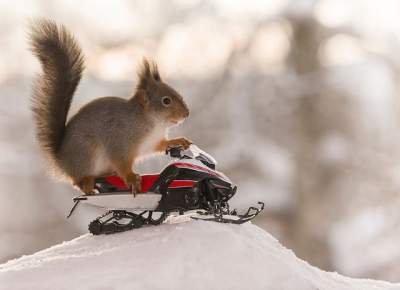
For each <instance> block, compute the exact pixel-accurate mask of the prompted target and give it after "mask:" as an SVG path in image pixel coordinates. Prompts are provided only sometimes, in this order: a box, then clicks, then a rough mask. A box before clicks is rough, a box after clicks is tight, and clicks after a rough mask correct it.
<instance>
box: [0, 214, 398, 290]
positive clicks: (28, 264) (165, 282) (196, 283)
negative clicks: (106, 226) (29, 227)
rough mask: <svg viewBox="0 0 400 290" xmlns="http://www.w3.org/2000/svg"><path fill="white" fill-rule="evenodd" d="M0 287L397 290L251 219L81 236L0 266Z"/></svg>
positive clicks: (166, 225)
mask: <svg viewBox="0 0 400 290" xmlns="http://www.w3.org/2000/svg"><path fill="white" fill-rule="evenodd" d="M0 289H99V290H100V289H101V290H106V289H107V290H110V289H282V290H284V289H296V290H302V289H304V290H306V289H307V290H310V289H321V290H322V289H326V290H341V289H351V290H356V289H360V290H372V289H374V290H377V289H400V284H391V283H388V282H382V281H373V280H362V279H351V278H347V277H343V276H341V275H339V274H336V273H328V272H324V271H322V270H319V269H318V268H315V267H312V266H310V265H309V264H307V263H306V262H304V261H302V260H300V259H298V258H297V257H296V256H295V255H294V254H293V252H291V251H290V250H287V249H285V248H284V247H283V246H282V245H280V244H279V242H278V241H277V240H276V239H275V238H273V237H272V236H271V235H269V234H268V233H267V232H265V231H263V230H262V229H260V228H259V227H257V226H255V225H252V224H250V223H247V224H244V225H227V224H219V223H212V222H204V221H192V222H187V223H181V224H172V225H171V224H165V225H162V226H158V227H147V228H142V229H138V230H133V231H129V232H125V233H121V234H114V235H102V236H93V235H91V234H87V235H84V236H81V237H79V238H76V239H74V240H72V241H69V242H64V243H62V244H59V245H56V246H54V247H51V248H49V249H46V250H43V251H40V252H38V253H36V254H33V255H29V256H23V257H21V258H19V259H15V260H11V261H9V262H7V263H5V264H2V265H0Z"/></svg>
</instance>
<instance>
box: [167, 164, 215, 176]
mask: <svg viewBox="0 0 400 290" xmlns="http://www.w3.org/2000/svg"><path fill="white" fill-rule="evenodd" d="M173 165H175V166H176V167H179V168H191V169H195V170H200V171H204V172H207V173H209V174H211V175H214V176H219V177H222V176H221V175H219V174H218V173H217V172H215V171H213V170H210V169H207V168H205V167H201V166H198V165H194V164H190V163H174V164H173Z"/></svg>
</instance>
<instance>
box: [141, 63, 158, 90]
mask: <svg viewBox="0 0 400 290" xmlns="http://www.w3.org/2000/svg"><path fill="white" fill-rule="evenodd" d="M138 76H139V83H138V89H144V90H146V89H148V88H149V87H150V86H151V85H152V84H154V82H160V81H161V76H160V73H159V71H158V67H157V64H156V63H155V62H149V61H148V60H147V59H146V58H144V59H143V63H142V66H141V67H140V68H139V71H138Z"/></svg>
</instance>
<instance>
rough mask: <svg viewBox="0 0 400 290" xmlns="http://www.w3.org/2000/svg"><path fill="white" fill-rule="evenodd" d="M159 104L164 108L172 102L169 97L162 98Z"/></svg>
mask: <svg viewBox="0 0 400 290" xmlns="http://www.w3.org/2000/svg"><path fill="white" fill-rule="evenodd" d="M161 102H162V103H163V105H164V106H166V107H168V106H169V105H171V103H172V100H171V98H170V97H163V98H162V99H161Z"/></svg>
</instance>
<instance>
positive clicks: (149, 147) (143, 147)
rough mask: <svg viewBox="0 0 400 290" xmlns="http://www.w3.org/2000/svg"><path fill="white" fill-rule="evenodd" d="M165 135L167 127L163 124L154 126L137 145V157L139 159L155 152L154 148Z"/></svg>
mask: <svg viewBox="0 0 400 290" xmlns="http://www.w3.org/2000/svg"><path fill="white" fill-rule="evenodd" d="M166 136H167V128H166V127H165V126H156V127H155V128H154V129H153V131H152V132H151V133H150V134H149V135H147V136H146V137H145V139H144V140H143V141H142V143H141V144H140V145H139V149H138V157H139V160H140V159H142V158H145V157H148V156H150V155H153V154H155V152H154V150H155V148H156V147H157V145H158V144H159V143H160V141H161V140H163V139H165V138H166Z"/></svg>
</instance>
